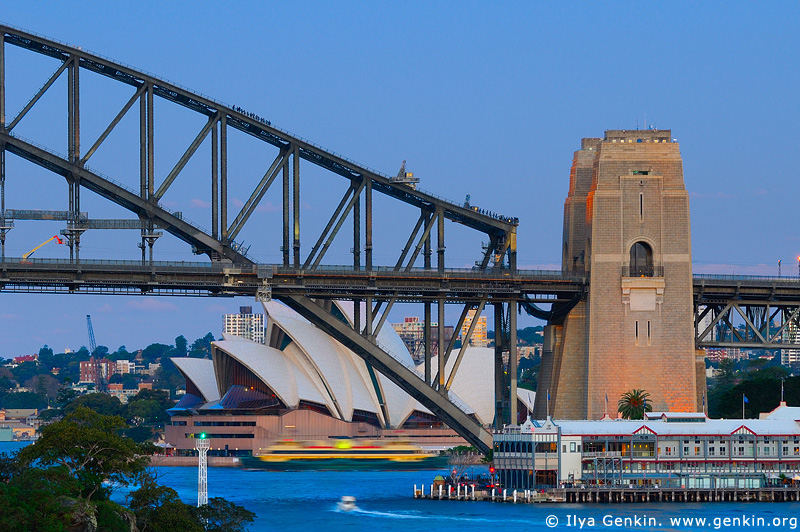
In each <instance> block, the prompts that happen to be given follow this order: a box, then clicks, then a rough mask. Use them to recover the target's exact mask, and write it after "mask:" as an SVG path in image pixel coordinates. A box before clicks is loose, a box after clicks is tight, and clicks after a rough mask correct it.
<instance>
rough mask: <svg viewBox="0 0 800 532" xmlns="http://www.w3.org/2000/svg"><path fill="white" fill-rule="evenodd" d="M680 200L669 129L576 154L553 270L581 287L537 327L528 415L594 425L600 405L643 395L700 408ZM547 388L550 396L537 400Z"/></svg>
mask: <svg viewBox="0 0 800 532" xmlns="http://www.w3.org/2000/svg"><path fill="white" fill-rule="evenodd" d="M690 235H691V232H690V227H689V195H688V193H687V191H686V187H685V185H684V180H683V163H682V160H681V154H680V149H679V146H678V143H677V142H675V140H674V139H672V137H671V132H670V131H669V130H635V131H628V130H609V131H606V133H605V136H604V137H603V138H585V139H583V140H582V141H581V149H580V150H578V151H577V152H575V155H574V158H573V163H572V169H571V171H570V184H569V192H568V195H567V199H566V201H565V204H564V233H563V252H562V270H563V272H564V273H567V274H579V275H587V276H588V277H589V279H590V283H589V290H588V294H587V296H586V299H585V300H584V301H581V302H579V303H578V304H577V305H576V306H575V307H574V308H573V309H572V310H571V311H570V312H569V314H568V315H567V317H566V318H564V319H563V320H559V321H553V322H550V323H548V326H547V327H545V335H544V352H543V356H542V369H541V374H540V377H539V387H540V390H539V391H540V392H542V393H539V394H538V395H537V403H536V408H535V413H536V417H538V418H539V419H543V418H544V417H545V415H546V409H547V405H546V404H545V398H546V397H547V396H548V395H549V396H550V397H551V401H550V413H552V414H553V415H554V416H555V417H556V418H560V419H564V418H579V419H599V418H600V417H601V416H602V415H603V412H604V397H605V396H606V395H609V396H611V397H619V396H620V395H621V394H622V393H624V392H626V391H628V390H630V389H632V388H639V389H645V390H647V391H648V392H649V393H650V396H651V399H652V402H653V408H654V409H658V410H665V411H666V410H669V411H676V412H677V411H684V412H691V411H696V410H700V409H701V397H702V393H703V391H704V390H705V388H706V384H705V364H704V359H703V358H704V353H703V352H702V351H697V352H696V351H695V334H694V313H693V307H692V256H691V236H690ZM545 391H548V392H549V393H544V392H545Z"/></svg>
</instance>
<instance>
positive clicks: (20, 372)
mask: <svg viewBox="0 0 800 532" xmlns="http://www.w3.org/2000/svg"><path fill="white" fill-rule="evenodd" d="M11 372H12V373H13V374H14V380H16V381H17V382H25V381H27V380H28V379H30V378H32V377H33V376H35V375H38V373H39V368H38V367H37V366H36V362H23V363H22V364H20V365H18V366H17V367H16V368H13V369H12V370H11Z"/></svg>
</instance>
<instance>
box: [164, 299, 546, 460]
mask: <svg viewBox="0 0 800 532" xmlns="http://www.w3.org/2000/svg"><path fill="white" fill-rule="evenodd" d="M264 310H265V312H266V323H265V328H266V331H265V339H266V340H265V343H264V344H262V343H256V342H253V341H250V340H246V339H243V338H237V337H234V336H227V335H226V336H225V337H224V340H222V341H218V342H214V343H213V345H212V347H213V349H212V360H207V359H196V358H173V359H172V361H173V362H174V363H175V365H176V366H177V368H178V369H179V370H180V372H181V373H182V374H183V375H184V376H185V377H186V394H185V395H184V396H183V398H182V399H181V401H180V402H179V403H178V404H177V405H175V407H173V408H172V409H171V410H170V415H171V419H170V422H168V423H167V427H166V434H165V438H166V440H167V443H169V444H171V445H173V446H174V447H175V448H176V451H177V453H179V454H182V453H188V452H191V450H192V449H194V446H195V436H196V435H197V434H200V433H205V435H206V437H207V438H210V440H211V447H212V449H211V454H214V455H220V454H224V455H232V456H237V455H248V454H251V453H252V452H256V453H257V452H258V451H259V449H263V448H266V447H268V446H269V445H271V444H272V443H274V442H275V441H278V440H282V439H303V440H305V439H323V438H331V437H350V438H373V439H375V438H400V439H409V440H413V441H415V442H416V443H418V444H420V445H423V446H428V447H438V448H447V447H453V446H456V445H462V444H464V443H465V442H464V440H463V439H462V438H461V437H460V436H458V435H457V434H456V433H455V432H454V431H452V430H451V429H449V428H447V427H446V426H445V425H443V424H442V423H441V422H440V421H439V420H438V419H437V418H436V417H435V416H434V415H432V414H431V412H430V411H429V410H428V409H426V408H425V407H424V406H422V405H421V404H419V403H418V402H417V401H416V400H414V399H413V398H411V397H410V396H409V395H408V394H407V393H405V392H404V391H403V390H401V389H400V388H399V387H398V386H397V385H395V384H394V383H393V382H391V381H390V380H389V379H388V378H386V377H384V376H383V375H381V374H380V373H378V372H377V371H375V370H373V369H372V368H371V367H369V366H368V365H367V364H366V363H365V362H364V361H363V359H361V358H360V357H359V356H358V355H356V354H355V353H353V352H352V351H350V350H349V349H347V348H345V347H344V346H343V345H342V344H340V343H338V342H337V341H336V340H334V339H332V338H331V337H330V336H328V335H327V334H326V333H324V332H323V331H322V330H320V329H318V328H317V327H315V326H314V325H312V324H311V323H310V322H308V321H307V320H306V319H305V318H303V317H301V316H300V315H299V314H297V313H295V312H294V311H293V310H291V309H289V308H288V307H286V306H284V305H282V304H281V303H278V302H275V301H272V302H268V303H265V304H264ZM334 311H335V312H336V313H337V314H338V316H339V318H340V319H342V320H344V321H346V322H348V323H351V324H352V319H353V304H352V303H348V302H338V303H336V304H335V309H334ZM377 341H378V343H379V344H380V345H381V346H382V347H383V348H384V349H385V350H386V351H387V352H389V353H390V354H391V355H392V356H394V357H395V358H396V359H397V360H399V361H401V362H402V363H403V364H405V365H406V366H408V367H409V368H413V369H415V370H416V371H418V372H421V368H415V366H414V363H413V361H412V359H411V355H410V354H409V352H408V350H407V348H406V346H405V345H404V343H403V341H402V340H401V339H400V337H399V336H398V335H397V333H396V332H395V331H394V330H393V329H392V328H391V327H384V328H382V329H381V331H380V333H379V335H378V338H377ZM454 359H455V357H451V359H450V360H449V361H448V365H449V366H450V367H448V368H447V369H448V375H449V371H450V370H451V369H452V365H453V363H454ZM432 367H433V368H436V367H437V363H436V359H435V358H434V360H433V361H432ZM493 368H494V351H493V349H489V348H480V347H474V348H473V347H470V348H468V349H467V352H466V353H465V356H464V357H463V360H462V362H461V365H460V367H459V369H458V371H457V373H456V376H455V378H454V380H453V384H452V386H451V388H450V392H449V393H450V398H451V400H452V401H454V402H455V403H456V404H458V405H459V406H460V407H461V408H462V409H463V410H465V411H466V412H467V413H469V414H470V415H472V416H474V417H475V419H477V420H478V421H479V422H480V423H482V424H484V425H486V426H489V425H491V424H492V423H493V421H494V378H493V374H494V369H493ZM533 395H534V394H533V392H527V391H526V390H524V391H523V393H521V394H519V399H520V401H521V403H522V404H521V405H520V407H521V408H525V409H526V410H527V409H528V408H530V407H531V406H532V401H533ZM526 407H528V408H526Z"/></svg>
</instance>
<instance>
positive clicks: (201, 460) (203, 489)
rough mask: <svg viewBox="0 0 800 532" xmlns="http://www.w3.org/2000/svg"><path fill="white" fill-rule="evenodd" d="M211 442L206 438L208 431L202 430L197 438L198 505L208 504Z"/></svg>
mask: <svg viewBox="0 0 800 532" xmlns="http://www.w3.org/2000/svg"><path fill="white" fill-rule="evenodd" d="M210 447H211V442H210V441H209V440H208V438H206V433H205V432H201V433H200V434H199V436H198V438H197V439H196V440H195V449H197V456H198V465H197V507H198V508H200V507H201V506H203V505H204V504H208V456H207V455H208V449H209V448H210Z"/></svg>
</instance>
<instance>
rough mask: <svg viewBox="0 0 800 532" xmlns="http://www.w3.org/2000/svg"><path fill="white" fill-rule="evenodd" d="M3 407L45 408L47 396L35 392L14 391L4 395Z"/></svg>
mask: <svg viewBox="0 0 800 532" xmlns="http://www.w3.org/2000/svg"><path fill="white" fill-rule="evenodd" d="M0 406H2V407H3V408H39V409H42V408H47V398H46V397H45V396H43V395H39V394H38V393H35V392H15V393H9V394H7V395H4V396H3V398H2V405H0Z"/></svg>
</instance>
